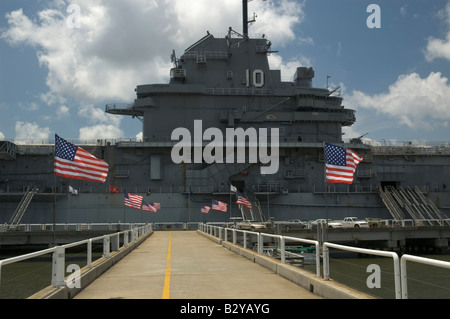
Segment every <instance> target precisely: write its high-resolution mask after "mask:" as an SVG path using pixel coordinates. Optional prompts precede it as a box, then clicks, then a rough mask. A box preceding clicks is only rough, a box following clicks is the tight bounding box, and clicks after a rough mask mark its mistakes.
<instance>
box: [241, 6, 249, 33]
mask: <svg viewBox="0 0 450 319" xmlns="http://www.w3.org/2000/svg"><path fill="white" fill-rule="evenodd" d="M242 34H243V35H244V38H248V0H242Z"/></svg>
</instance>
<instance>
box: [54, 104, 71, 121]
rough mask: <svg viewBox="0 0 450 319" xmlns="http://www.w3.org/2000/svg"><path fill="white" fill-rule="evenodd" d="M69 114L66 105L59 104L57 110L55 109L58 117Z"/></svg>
mask: <svg viewBox="0 0 450 319" xmlns="http://www.w3.org/2000/svg"><path fill="white" fill-rule="evenodd" d="M69 115H70V111H69V108H68V107H67V106H66V105H61V106H60V107H59V108H58V109H57V110H56V116H57V117H58V118H59V119H60V118H63V117H67V116H69Z"/></svg>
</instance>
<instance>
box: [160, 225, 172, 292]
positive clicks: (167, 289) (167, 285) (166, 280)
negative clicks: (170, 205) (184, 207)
mask: <svg viewBox="0 0 450 319" xmlns="http://www.w3.org/2000/svg"><path fill="white" fill-rule="evenodd" d="M171 246H172V232H170V233H169V249H168V250H167V264H166V275H165V277H164V288H163V293H162V299H169V295H170V259H171V256H170V249H171Z"/></svg>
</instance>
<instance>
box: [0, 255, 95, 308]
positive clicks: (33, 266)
mask: <svg viewBox="0 0 450 319" xmlns="http://www.w3.org/2000/svg"><path fill="white" fill-rule="evenodd" d="M101 250H102V248H101V247H100V248H98V249H97V248H96V249H93V253H92V255H93V257H92V259H93V260H92V261H95V260H96V259H98V258H100V257H101V255H102V251H101ZM30 252H32V251H29V250H27V251H24V250H19V251H6V252H5V251H1V250H0V260H1V259H6V258H10V257H15V256H19V255H24V254H27V253H30ZM71 264H76V265H78V266H79V267H80V268H82V267H84V266H86V264H87V252H86V251H80V250H79V249H77V250H71V249H67V251H66V265H65V269H67V267H68V266H69V265H71ZM70 274H71V272H67V273H66V275H70ZM51 278H52V254H51V253H49V254H46V255H42V256H39V257H35V258H32V259H28V260H26V261H21V262H16V263H13V264H8V265H4V266H3V267H2V269H1V282H0V299H26V298H27V297H29V296H31V295H32V294H34V293H36V292H38V291H40V290H42V289H44V288H46V287H47V286H50V285H51Z"/></svg>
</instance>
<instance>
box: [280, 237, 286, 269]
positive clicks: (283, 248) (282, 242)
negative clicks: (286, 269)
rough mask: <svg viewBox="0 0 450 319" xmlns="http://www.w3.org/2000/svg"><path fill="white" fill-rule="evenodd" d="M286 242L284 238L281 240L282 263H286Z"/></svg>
mask: <svg viewBox="0 0 450 319" xmlns="http://www.w3.org/2000/svg"><path fill="white" fill-rule="evenodd" d="M285 249H286V242H285V239H284V237H283V236H281V238H280V250H281V263H283V264H285V263H286V251H285Z"/></svg>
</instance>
